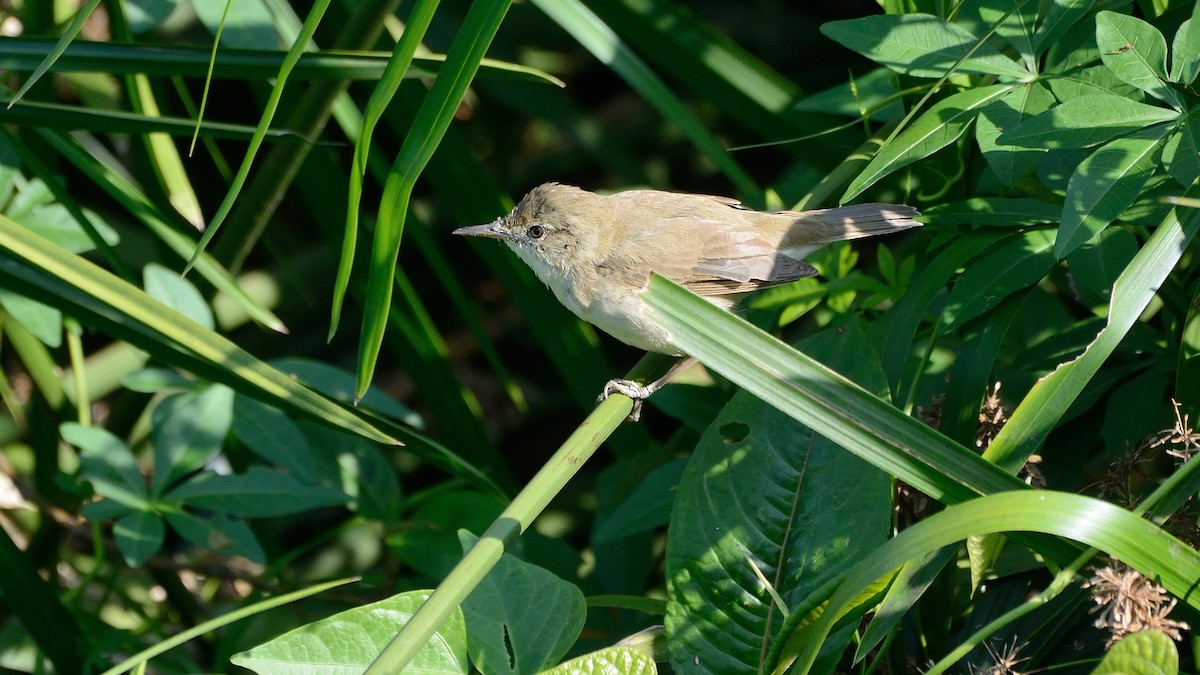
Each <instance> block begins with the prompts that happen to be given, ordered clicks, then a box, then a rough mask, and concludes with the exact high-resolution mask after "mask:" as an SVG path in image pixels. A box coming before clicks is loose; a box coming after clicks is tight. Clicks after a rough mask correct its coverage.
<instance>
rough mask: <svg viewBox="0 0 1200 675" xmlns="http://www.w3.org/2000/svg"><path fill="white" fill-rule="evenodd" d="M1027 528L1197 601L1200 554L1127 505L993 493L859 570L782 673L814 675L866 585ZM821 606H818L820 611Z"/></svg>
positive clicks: (803, 636)
mask: <svg viewBox="0 0 1200 675" xmlns="http://www.w3.org/2000/svg"><path fill="white" fill-rule="evenodd" d="M1010 531H1025V532H1045V533H1048V534H1054V535H1058V536H1059V537H1064V538H1070V539H1072V540H1075V541H1079V542H1081V543H1084V544H1086V545H1088V546H1092V547H1095V548H1098V549H1100V550H1102V551H1104V552H1106V553H1108V554H1110V555H1111V556H1113V557H1115V558H1120V559H1121V561H1122V562H1125V563H1127V564H1128V565H1130V566H1131V567H1133V568H1134V569H1137V570H1138V571H1140V572H1142V573H1143V574H1145V575H1146V576H1148V577H1151V578H1154V579H1157V580H1159V582H1160V583H1162V585H1163V586H1165V587H1166V588H1167V590H1168V591H1170V592H1171V593H1173V594H1175V595H1176V596H1178V597H1180V598H1184V599H1186V600H1187V602H1188V603H1189V604H1190V605H1192V606H1195V605H1200V599H1197V598H1196V597H1195V594H1194V593H1190V592H1189V589H1190V588H1191V586H1192V585H1193V584H1194V582H1195V579H1196V578H1200V554H1198V553H1197V552H1196V551H1195V549H1193V548H1191V547H1190V546H1188V545H1187V544H1184V543H1182V542H1180V541H1179V540H1178V539H1176V538H1175V537H1173V536H1171V535H1170V534H1168V533H1166V532H1164V531H1163V530H1162V529H1160V528H1159V527H1158V526H1156V525H1154V524H1153V523H1150V522H1148V521H1146V520H1143V519H1142V518H1140V517H1139V516H1136V515H1134V514H1132V513H1130V512H1128V511H1126V510H1124V509H1122V508H1120V507H1117V506H1114V505H1112V504H1108V503H1106V502H1102V501H1100V500H1097V499H1092V498H1089V497H1081V496H1079V495H1072V494H1065V493H1061V492H1051V491H1047V490H1038V491H1018V492H1007V493H1004V494H996V495H988V496H986V497H980V498H979V499H974V500H971V501H970V502H967V503H964V504H958V505H955V506H952V507H950V508H948V509H946V510H945V511H943V512H941V513H938V514H935V515H933V516H930V517H929V518H927V519H925V520H923V521H921V522H920V523H917V524H916V525H914V526H913V527H911V528H909V529H907V530H905V531H903V532H901V533H900V534H899V535H897V536H896V537H895V538H893V539H891V540H890V541H888V542H887V543H886V544H884V545H883V546H881V547H880V548H879V549H878V550H876V551H875V552H874V553H873V554H872V555H871V556H870V557H869V558H867V559H865V560H863V561H862V562H861V563H859V564H858V565H856V566H855V567H854V568H852V569H851V570H850V571H849V572H848V574H847V576H846V578H845V580H844V581H843V582H842V583H841V584H840V585H839V586H838V589H837V591H836V592H835V593H834V594H833V596H832V597H831V598H830V599H829V602H828V604H827V605H825V606H823V607H821V608H820V614H819V616H813V614H808V616H810V617H812V618H813V619H814V620H813V622H812V623H809V624H807V625H804V624H801V625H802V626H803V627H802V628H801V629H800V630H799V631H797V632H796V633H795V634H793V635H792V636H790V637H789V639H788V642H787V646H786V647H785V648H784V651H783V655H782V659H781V660H780V662H779V664H778V665H779V672H782V671H784V670H785V669H787V668H794V669H795V670H794V671H793V672H807V669H808V667H809V666H810V665H811V664H812V663H813V661H814V660H815V659H816V657H817V652H818V650H819V649H820V647H821V645H822V644H823V642H824V638H825V636H826V635H828V634H829V631H830V629H831V628H832V627H833V625H834V623H835V622H836V621H837V620H838V618H839V617H841V616H842V615H843V613H844V611H845V609H846V608H848V607H849V606H850V604H851V603H852V602H854V601H855V600H856V599H857V598H858V597H859V596H860V595H861V594H862V593H863V591H864V590H866V589H868V588H870V587H872V586H873V585H875V584H876V583H877V582H878V580H879V579H881V578H883V577H884V576H885V575H890V574H891V573H892V571H893V570H895V569H896V568H897V567H898V566H900V565H902V564H904V563H905V562H907V561H909V560H914V559H917V558H918V557H921V556H924V555H927V554H929V553H930V552H932V551H935V550H937V549H940V548H942V547H944V546H947V545H949V544H953V543H957V542H959V541H962V540H963V539H966V538H967V537H969V536H980V535H985V534H992V533H999V532H1010ZM814 609H815V608H814Z"/></svg>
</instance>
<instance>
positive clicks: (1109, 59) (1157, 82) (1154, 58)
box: [1096, 10, 1183, 108]
mask: <svg viewBox="0 0 1200 675" xmlns="http://www.w3.org/2000/svg"><path fill="white" fill-rule="evenodd" d="M1096 46H1097V47H1099V49H1100V59H1101V60H1102V61H1104V65H1106V66H1108V68H1109V70H1111V71H1112V72H1113V74H1114V75H1116V76H1117V77H1119V78H1121V80H1122V81H1124V82H1127V83H1128V84H1131V85H1133V86H1135V87H1137V88H1138V89H1141V90H1142V91H1144V92H1146V93H1147V94H1150V95H1151V96H1153V97H1154V98H1157V99H1158V100H1160V101H1165V102H1167V103H1170V104H1171V105H1174V106H1175V107H1178V108H1182V107H1183V101H1182V99H1180V98H1179V95H1178V94H1176V93H1175V91H1174V90H1172V89H1171V88H1170V87H1168V86H1167V84H1166V82H1165V80H1166V79H1167V40H1166V38H1164V37H1163V35H1162V33H1160V32H1158V29H1157V28H1155V27H1154V26H1151V25H1150V24H1148V23H1146V22H1145V21H1142V20H1141V19H1138V18H1136V17H1132V16H1129V15H1128V14H1118V13H1116V12H1110V11H1107V10H1105V11H1103V12H1100V13H1099V14H1097V15H1096Z"/></svg>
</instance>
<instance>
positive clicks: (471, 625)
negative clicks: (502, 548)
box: [458, 530, 587, 675]
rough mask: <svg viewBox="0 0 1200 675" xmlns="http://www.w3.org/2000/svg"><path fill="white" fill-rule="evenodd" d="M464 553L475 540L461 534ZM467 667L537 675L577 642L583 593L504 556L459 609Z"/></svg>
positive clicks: (581, 620)
mask: <svg viewBox="0 0 1200 675" xmlns="http://www.w3.org/2000/svg"><path fill="white" fill-rule="evenodd" d="M458 536H459V540H460V541H461V542H462V548H463V552H464V553H466V552H468V551H470V550H471V548H472V547H473V546H474V545H475V543H476V542H477V541H478V540H479V539H478V537H476V536H475V535H473V534H471V533H469V532H466V531H463V530H460V531H459V533H458ZM462 611H463V618H464V619H466V624H467V651H468V653H469V654H470V656H471V663H473V664H474V665H475V667H477V668H479V669H480V670H481V671H483V672H485V673H513V674H515V675H520V674H521V673H536V672H541V671H542V670H543V669H545V668H547V667H550V666H552V665H554V664H556V663H558V661H559V659H561V658H562V657H563V655H564V654H566V653H567V650H568V649H570V648H571V645H573V644H575V641H576V640H577V639H578V638H579V631H580V630H581V629H582V628H583V620H584V617H585V615H586V614H587V609H586V606H585V603H584V599H583V592H582V591H580V590H579V588H578V587H576V586H575V585H574V584H571V583H568V582H566V581H563V580H562V579H560V578H558V577H557V576H555V575H554V574H553V573H551V572H548V571H546V570H545V569H542V568H541V567H538V566H537V565H532V564H530V563H527V562H525V561H523V560H521V559H519V558H517V557H515V556H512V555H508V554H505V555H504V556H503V557H501V559H500V562H499V563H498V564H497V565H496V566H495V567H494V568H492V571H490V572H488V575H487V576H486V577H484V579H483V582H482V583H481V584H479V585H478V586H476V587H475V590H473V591H471V595H469V596H467V599H466V601H465V602H463V604H462Z"/></svg>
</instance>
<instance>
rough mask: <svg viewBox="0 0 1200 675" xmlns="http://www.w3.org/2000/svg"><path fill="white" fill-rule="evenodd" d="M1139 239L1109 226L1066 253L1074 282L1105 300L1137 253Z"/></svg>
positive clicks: (1068, 267)
mask: <svg viewBox="0 0 1200 675" xmlns="http://www.w3.org/2000/svg"><path fill="white" fill-rule="evenodd" d="M1137 250H1138V244H1137V238H1136V237H1134V236H1133V235H1132V234H1130V233H1129V232H1128V231H1126V230H1124V229H1121V228H1119V227H1110V228H1108V229H1106V230H1104V231H1103V232H1101V233H1100V237H1099V238H1098V239H1096V240H1095V241H1093V242H1091V243H1088V244H1085V245H1083V246H1080V247H1079V248H1077V249H1075V251H1074V252H1073V253H1071V254H1070V255H1068V256H1067V269H1068V270H1070V272H1071V276H1072V277H1073V278H1074V279H1075V281H1076V282H1077V283H1078V284H1079V285H1080V286H1083V287H1084V288H1086V289H1088V290H1090V291H1092V292H1093V293H1095V294H1097V295H1099V296H1100V297H1102V298H1104V299H1105V300H1107V299H1108V296H1109V295H1110V294H1111V293H1112V288H1113V284H1115V283H1116V282H1117V277H1119V276H1120V275H1121V272H1123V271H1125V267H1126V266H1128V265H1129V263H1130V262H1131V261H1132V260H1133V257H1134V256H1135V255H1137Z"/></svg>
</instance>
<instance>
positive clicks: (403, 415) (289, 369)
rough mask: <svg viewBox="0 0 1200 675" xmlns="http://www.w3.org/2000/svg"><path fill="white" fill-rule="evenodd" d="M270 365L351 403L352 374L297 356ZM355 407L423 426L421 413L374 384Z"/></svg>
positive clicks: (313, 387)
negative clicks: (398, 401)
mask: <svg viewBox="0 0 1200 675" xmlns="http://www.w3.org/2000/svg"><path fill="white" fill-rule="evenodd" d="M270 363H271V366H273V367H275V368H278V369H279V371H280V372H283V373H287V375H288V376H289V377H291V378H292V379H294V380H297V381H299V382H302V383H304V384H305V385H307V386H308V387H311V388H312V389H313V391H318V392H321V393H322V394H324V395H326V396H328V397H329V398H331V399H333V400H335V401H341V402H343V403H346V404H351V403H354V373H352V372H350V371H348V370H344V369H342V368H338V367H337V366H334V365H330V364H328V363H322V362H320V361H315V360H313V359H306V358H300V357H293V358H282V359H273V360H272V361H271V362H270ZM358 406H360V407H362V408H365V409H367V410H372V411H375V412H377V413H379V414H381V415H386V416H388V417H390V418H392V419H394V420H396V421H397V422H401V423H403V424H407V425H409V426H411V427H414V428H417V429H420V428H422V427H423V426H424V423H423V422H422V421H421V416H420V415H418V414H417V413H416V412H415V411H414V410H412V409H411V408H409V407H407V406H405V405H402V404H400V403H397V402H396V400H395V399H393V398H392V397H390V396H388V395H387V394H385V393H384V392H383V391H381V390H379V389H377V388H376V387H371V388H370V389H368V390H367V393H366V394H364V395H363V397H362V399H361V400H359V401H358Z"/></svg>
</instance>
